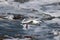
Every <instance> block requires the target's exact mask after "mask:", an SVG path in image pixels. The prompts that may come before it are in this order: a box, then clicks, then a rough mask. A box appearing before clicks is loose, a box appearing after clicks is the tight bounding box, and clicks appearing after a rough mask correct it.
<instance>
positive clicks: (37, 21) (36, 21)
mask: <svg viewBox="0 0 60 40" xmlns="http://www.w3.org/2000/svg"><path fill="white" fill-rule="evenodd" d="M22 23H23V24H25V23H28V24H40V23H41V21H40V20H38V19H24V20H23V21H22Z"/></svg>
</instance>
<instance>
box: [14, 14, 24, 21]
mask: <svg viewBox="0 0 60 40" xmlns="http://www.w3.org/2000/svg"><path fill="white" fill-rule="evenodd" d="M24 18H25V17H24V15H19V14H17V15H14V18H13V19H20V20H23V19H24Z"/></svg>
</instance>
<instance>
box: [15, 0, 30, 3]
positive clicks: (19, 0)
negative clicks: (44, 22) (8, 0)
mask: <svg viewBox="0 0 60 40" xmlns="http://www.w3.org/2000/svg"><path fill="white" fill-rule="evenodd" d="M14 1H15V2H20V3H24V2H28V1H29V0H14Z"/></svg>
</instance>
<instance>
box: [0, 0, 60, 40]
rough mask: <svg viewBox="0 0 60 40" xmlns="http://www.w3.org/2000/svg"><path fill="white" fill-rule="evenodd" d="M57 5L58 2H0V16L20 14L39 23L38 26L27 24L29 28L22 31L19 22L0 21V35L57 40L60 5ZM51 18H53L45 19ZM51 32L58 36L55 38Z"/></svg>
mask: <svg viewBox="0 0 60 40" xmlns="http://www.w3.org/2000/svg"><path fill="white" fill-rule="evenodd" d="M57 3H59V0H55V1H53V0H49V1H46V0H44V1H42V0H33V1H32V0H30V1H28V2H25V3H19V2H14V1H3V2H0V15H3V14H5V13H11V14H22V15H24V16H27V17H30V16H33V17H34V18H33V19H39V20H40V21H41V23H40V25H31V24H29V28H28V29H27V30H24V29H23V25H22V24H21V21H20V20H8V19H3V20H2V19H0V35H9V36H12V37H14V36H15V35H16V34H21V35H31V36H32V37H34V40H59V38H60V33H59V32H60V18H58V17H60V5H59V4H57ZM2 13H3V14H2ZM3 16H4V15H3ZM5 16H6V15H5ZM36 17H37V18H36ZM52 17H55V18H53V19H51V20H48V19H47V18H52ZM27 19H28V18H27ZM44 19H46V20H44ZM53 30H54V32H56V30H57V32H58V33H59V34H57V36H56V35H54V33H53V32H52V31H53Z"/></svg>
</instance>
